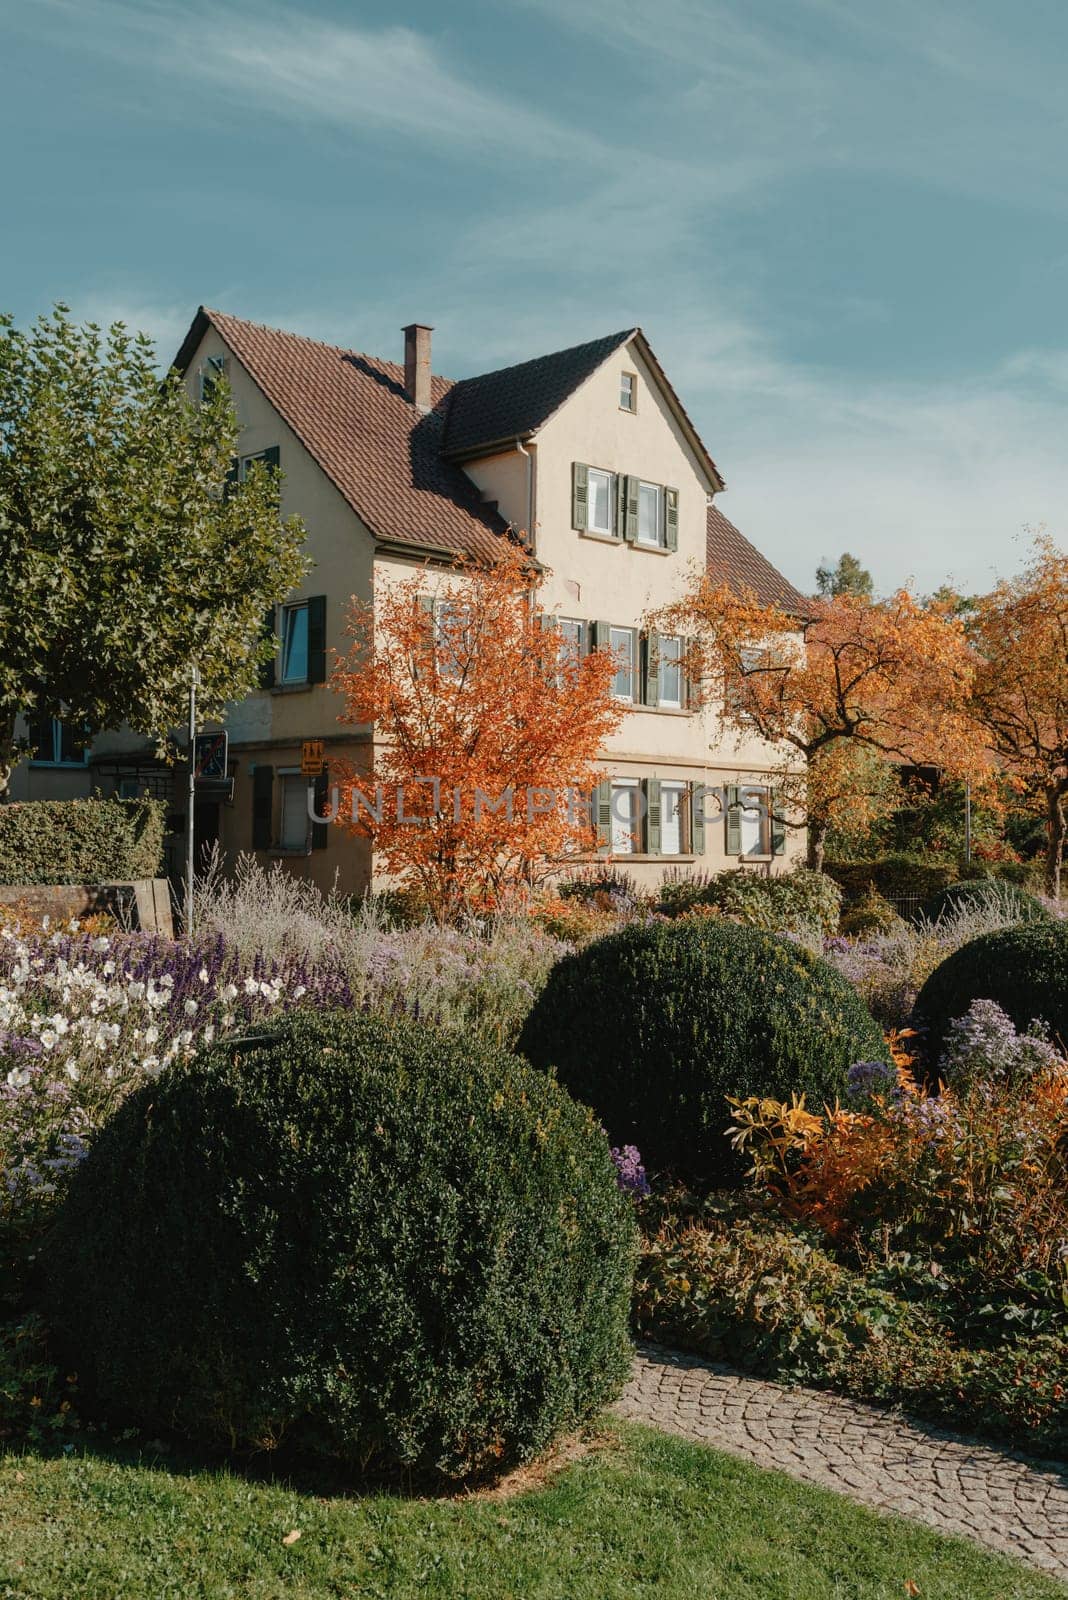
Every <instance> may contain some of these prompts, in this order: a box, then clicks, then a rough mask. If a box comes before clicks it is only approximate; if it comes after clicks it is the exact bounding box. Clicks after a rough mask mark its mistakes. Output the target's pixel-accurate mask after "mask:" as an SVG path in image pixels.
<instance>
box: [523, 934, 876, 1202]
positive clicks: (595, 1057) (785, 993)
mask: <svg viewBox="0 0 1068 1600" xmlns="http://www.w3.org/2000/svg"><path fill="white" fill-rule="evenodd" d="M519 1049H520V1050H521V1051H522V1053H523V1054H524V1055H525V1056H526V1057H527V1058H528V1060H530V1061H532V1062H533V1063H534V1064H535V1065H536V1066H539V1067H543V1068H555V1069H556V1072H557V1074H558V1076H559V1078H560V1081H561V1082H562V1083H563V1084H564V1085H565V1087H566V1088H568V1089H569V1090H570V1091H571V1093H572V1094H574V1095H576V1096H577V1097H578V1098H579V1099H580V1100H585V1101H586V1102H587V1103H588V1104H589V1105H591V1106H592V1107H593V1108H594V1110H595V1111H596V1112H597V1113H598V1115H599V1116H600V1117H601V1118H602V1120H603V1121H604V1124H605V1126H606V1127H607V1129H608V1131H609V1134H610V1135H611V1137H612V1139H613V1141H614V1142H617V1143H624V1142H625V1143H631V1144H636V1145H637V1146H638V1148H639V1150H640V1151H641V1152H642V1156H643V1157H644V1159H645V1162H646V1165H648V1166H651V1167H653V1168H655V1169H656V1170H659V1171H673V1172H676V1173H679V1174H682V1175H685V1176H686V1177H689V1178H692V1179H695V1180H697V1181H701V1182H705V1181H716V1182H720V1183H722V1182H728V1181H735V1180H737V1179H738V1178H739V1177H740V1175H741V1173H742V1172H743V1171H744V1169H745V1166H746V1164H747V1163H746V1162H745V1161H743V1160H741V1159H740V1158H739V1157H737V1156H736V1155H735V1154H734V1153H733V1152H732V1151H731V1149H730V1146H729V1144H728V1141H727V1138H726V1135H725V1133H724V1129H725V1128H726V1126H727V1123H728V1121H729V1107H728V1105H727V1096H728V1095H736V1096H744V1095H750V1094H758V1095H771V1096H774V1097H775V1098H777V1099H789V1097H790V1095H791V1094H793V1093H795V1092H796V1093H801V1092H804V1094H805V1096H806V1097H807V1101H808V1104H809V1105H810V1106H811V1107H813V1108H815V1109H818V1108H819V1107H820V1106H821V1105H822V1104H823V1103H824V1101H830V1102H833V1101H834V1099H835V1097H836V1096H837V1095H839V1094H840V1093H841V1092H842V1089H843V1086H844V1083H845V1074H846V1070H847V1068H848V1067H849V1066H850V1065H851V1064H852V1063H853V1062H854V1061H860V1060H868V1061H870V1060H873V1059H876V1058H877V1059H879V1060H882V1061H885V1060H888V1059H889V1057H888V1054H887V1048H886V1043H885V1041H884V1039H883V1036H882V1033H881V1031H880V1029H879V1027H878V1026H877V1025H876V1023H875V1022H874V1020H873V1019H872V1017H871V1016H870V1015H869V1013H868V1011H867V1010H866V1009H865V1007H864V1005H863V1004H862V1002H861V1000H860V998H859V996H858V995H857V993H856V991H855V990H854V989H853V988H852V987H851V985H850V984H849V983H848V982H847V981H846V979H845V978H843V977H842V976H841V975H840V974H839V973H838V972H836V971H835V970H834V968H832V967H830V966H829V965H828V964H827V963H826V962H825V961H822V960H820V959H819V958H818V957H817V956H814V955H812V954H811V953H810V952H809V951H808V950H806V949H805V948H804V947H802V946H801V945H798V944H795V943H794V942H792V941H791V940H789V939H785V938H780V937H779V936H777V935H775V934H771V933H765V932H763V931H762V930H761V929H758V928H751V927H743V926H740V925H738V924H737V923H732V922H726V921H717V920H714V919H701V920H698V919H693V920H690V919H682V920H679V921H677V922H660V923H650V924H646V925H638V924H632V925H631V926H630V927H628V928H625V929H623V930H622V932H620V933H617V934H612V935H610V936H609V937H608V938H605V939H600V940H598V941H597V942H596V943H594V944H590V945H587V946H586V948H585V949H583V950H580V951H578V952H577V953H576V954H574V955H572V956H567V957H565V958H564V960H562V961H560V962H559V963H558V964H557V965H556V966H555V967H554V968H553V971H552V972H551V973H550V975H549V981H548V983H547V984H546V986H545V988H544V989H543V990H542V992H541V994H540V995H539V997H538V999H537V1001H536V1002H535V1005H534V1007H533V1009H532V1011H531V1012H530V1014H529V1016H528V1018H527V1021H526V1024H525V1026H524V1029H523V1033H522V1036H521V1038H520V1041H519Z"/></svg>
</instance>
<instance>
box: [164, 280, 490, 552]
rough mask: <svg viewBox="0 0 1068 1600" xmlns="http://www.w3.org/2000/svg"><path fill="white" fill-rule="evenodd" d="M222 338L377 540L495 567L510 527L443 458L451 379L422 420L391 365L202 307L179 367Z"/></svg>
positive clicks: (439, 382)
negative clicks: (212, 335)
mask: <svg viewBox="0 0 1068 1600" xmlns="http://www.w3.org/2000/svg"><path fill="white" fill-rule="evenodd" d="M209 326H211V327H213V328H215V329H216V330H217V332H218V333H219V335H220V336H221V337H222V339H223V340H224V341H225V342H226V344H227V346H228V347H229V349H230V350H231V351H232V352H233V354H234V355H235V356H236V358H237V359H238V360H239V361H240V362H241V364H242V366H243V367H244V368H245V369H246V371H247V372H248V373H249V375H250V376H251V377H252V379H253V380H254V381H255V383H256V384H257V385H258V386H259V388H260V389H261V390H262V391H263V393H264V395H265V396H266V398H267V399H268V400H269V401H270V403H271V404H272V405H273V406H274V408H275V410H276V411H277V412H278V413H279V415H280V416H281V417H282V419H283V420H284V421H285V422H286V423H287V424H288V426H289V427H290V428H291V429H292V431H293V432H294V433H295V434H296V436H297V438H298V439H299V440H300V441H301V443H302V444H303V445H304V447H305V449H306V450H307V451H308V453H309V455H311V456H312V458H313V459H314V460H315V461H316V462H317V463H318V465H319V466H320V467H321V468H322V470H323V471H324V472H325V473H326V475H327V477H328V478H330V480H331V481H332V482H333V484H334V485H335V487H336V488H337V489H338V490H339V491H340V493H341V494H342V495H343V497H344V498H345V500H346V501H347V502H348V504H349V505H350V506H351V507H352V509H353V510H354V511H355V512H356V514H357V515H358V516H359V517H360V518H361V520H362V521H363V522H364V523H365V524H366V526H367V527H368V528H369V529H370V531H371V533H372V534H373V535H374V536H375V538H376V539H379V540H383V541H385V542H387V543H390V544H397V545H404V546H408V547H414V548H417V549H419V550H428V551H432V552H440V553H441V554H443V555H451V556H458V555H467V556H474V557H475V558H477V559H482V560H494V559H495V558H496V556H497V554H498V553H499V548H500V540H501V538H502V537H503V536H506V535H507V534H508V533H509V531H510V530H509V525H508V524H507V523H506V522H505V520H504V519H503V518H502V517H501V516H500V515H499V514H498V512H497V511H496V510H495V509H494V508H493V507H492V506H489V505H487V504H485V503H484V502H483V501H482V499H481V496H480V494H479V491H478V489H477V488H476V486H475V485H474V484H473V483H472V482H471V480H470V478H468V477H467V475H466V473H464V472H463V471H462V470H461V468H460V467H458V466H455V465H454V464H453V463H452V462H450V461H449V460H447V459H446V458H445V456H444V455H443V453H442V431H443V428H444V403H445V401H446V397H447V395H448V393H449V390H450V388H451V384H450V383H449V381H448V379H446V378H439V377H435V378H433V379H432V380H431V386H432V387H431V399H432V402H433V410H431V411H430V412H428V413H425V414H424V413H421V412H419V411H417V410H416V408H415V406H414V405H413V404H412V403H411V401H410V400H409V399H408V397H407V395H406V394H405V392H404V372H403V369H402V368H401V367H399V366H398V365H396V363H394V362H392V361H381V360H379V359H378V358H377V357H375V356H366V355H361V354H360V353H359V352H358V351H354V350H340V349H338V348H336V347H335V346H334V345H328V344H321V343H320V342H319V341H318V340H315V339H305V338H303V337H302V336H300V335H299V334H295V333H283V332H282V331H280V330H279V329H277V328H265V327H262V326H261V325H260V324H259V323H255V322H245V321H243V320H242V319H241V318H239V317H231V316H228V315H227V314H226V313H225V312H221V311H211V310H208V309H206V308H205V307H203V306H202V307H201V308H200V310H199V311H198V312H197V315H196V318H195V319H194V321H193V325H192V327H191V328H190V330H189V333H188V334H187V336H186V339H185V341H184V343H183V345H182V348H181V350H180V351H179V352H178V355H177V357H176V360H175V365H176V366H177V368H178V369H179V371H185V370H186V369H187V368H188V366H189V364H190V362H191V361H192V359H193V357H194V355H195V353H196V350H197V347H198V345H199V344H200V341H201V339H202V338H203V336H204V333H205V331H206V330H207V328H208V327H209Z"/></svg>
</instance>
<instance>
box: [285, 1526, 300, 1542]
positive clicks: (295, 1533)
mask: <svg viewBox="0 0 1068 1600" xmlns="http://www.w3.org/2000/svg"><path fill="white" fill-rule="evenodd" d="M299 1538H300V1529H299V1528H291V1529H290V1530H289V1532H288V1533H287V1534H286V1535H285V1537H284V1538H283V1540H282V1543H283V1544H296V1542H297V1540H298V1539H299Z"/></svg>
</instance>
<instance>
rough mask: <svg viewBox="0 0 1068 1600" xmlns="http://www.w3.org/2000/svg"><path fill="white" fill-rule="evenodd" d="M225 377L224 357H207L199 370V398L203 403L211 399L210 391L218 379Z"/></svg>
mask: <svg viewBox="0 0 1068 1600" xmlns="http://www.w3.org/2000/svg"><path fill="white" fill-rule="evenodd" d="M225 376H226V357H225V356H209V357H208V359H207V361H206V362H205V364H204V365H203V366H202V367H201V369H200V398H201V401H202V402H203V403H206V402H207V401H209V400H210V399H211V396H212V391H213V390H214V388H215V385H216V384H217V383H218V381H219V379H220V378H224V377H225Z"/></svg>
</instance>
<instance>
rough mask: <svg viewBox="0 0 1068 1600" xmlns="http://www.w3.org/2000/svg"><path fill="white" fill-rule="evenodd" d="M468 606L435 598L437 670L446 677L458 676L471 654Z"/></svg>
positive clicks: (460, 674) (455, 601)
mask: <svg viewBox="0 0 1068 1600" xmlns="http://www.w3.org/2000/svg"><path fill="white" fill-rule="evenodd" d="M470 615H471V613H470V609H469V607H467V606H465V605H462V604H461V603H460V602H459V601H457V600H435V602H434V645H435V648H436V650H437V652H438V671H439V672H440V673H441V674H442V675H443V676H444V677H446V678H459V677H461V676H462V674H463V671H464V669H465V667H466V665H467V662H468V660H469V659H470V656H471V650H472V642H471V639H470V638H469V629H468V621H469V619H470Z"/></svg>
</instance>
